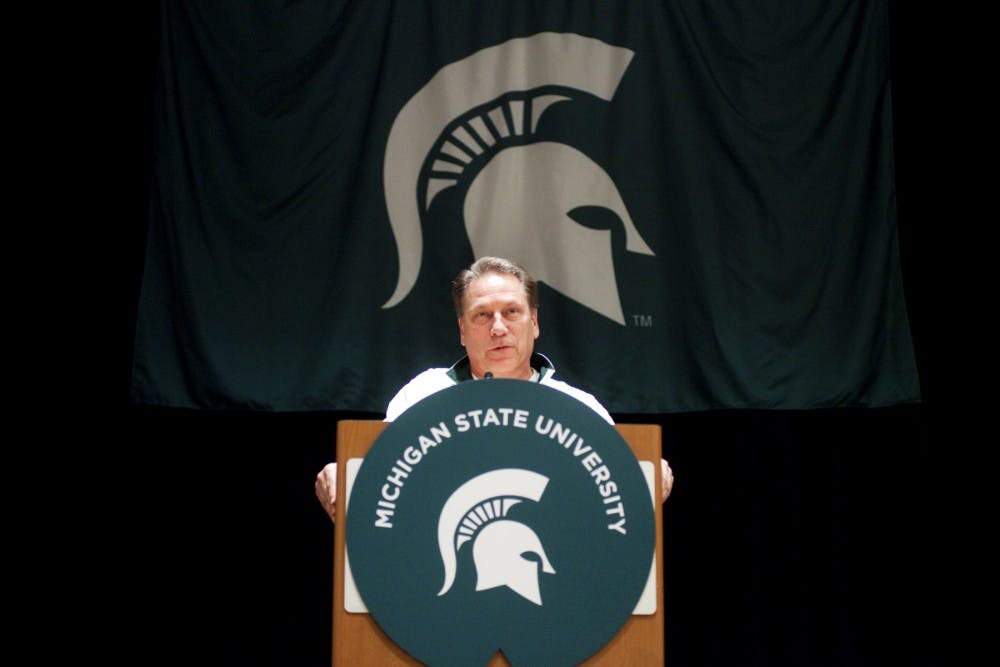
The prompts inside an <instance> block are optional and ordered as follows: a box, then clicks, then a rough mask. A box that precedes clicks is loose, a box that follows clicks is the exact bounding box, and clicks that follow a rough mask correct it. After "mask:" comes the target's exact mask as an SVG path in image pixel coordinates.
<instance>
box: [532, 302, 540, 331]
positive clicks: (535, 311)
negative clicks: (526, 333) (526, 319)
mask: <svg viewBox="0 0 1000 667" xmlns="http://www.w3.org/2000/svg"><path fill="white" fill-rule="evenodd" d="M531 325H532V327H534V329H535V338H538V334H539V333H541V329H539V328H538V309H537V308H532V309H531Z"/></svg>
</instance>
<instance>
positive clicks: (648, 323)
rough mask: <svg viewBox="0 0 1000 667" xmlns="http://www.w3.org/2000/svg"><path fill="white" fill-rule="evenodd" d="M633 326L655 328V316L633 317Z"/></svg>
mask: <svg viewBox="0 0 1000 667" xmlns="http://www.w3.org/2000/svg"><path fill="white" fill-rule="evenodd" d="M632 324H633V325H634V326H637V327H643V328H645V329H648V328H651V327H652V326H653V316H652V315H633V316H632Z"/></svg>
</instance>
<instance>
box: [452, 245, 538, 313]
mask: <svg viewBox="0 0 1000 667" xmlns="http://www.w3.org/2000/svg"><path fill="white" fill-rule="evenodd" d="M487 273H506V274H508V275H511V276H514V277H515V278H517V279H518V281H520V283H521V286H522V287H524V294H525V296H526V297H527V298H528V306H529V307H530V308H532V309H534V310H537V309H538V282H537V281H536V280H535V278H534V276H532V275H531V274H530V273H528V271H527V269H525V268H524V267H523V266H521V265H520V264H518V263H517V262H513V261H511V260H509V259H504V258H503V257H480V258H479V259H477V260H476V261H475V262H473V263H472V265H471V266H470V267H469V268H467V269H463V270H462V271H460V272H459V274H458V275H457V276H455V279H454V280H452V281H451V299H452V301H453V302H454V304H455V314H456V315H458V317H459V318H461V317H462V312H463V309H462V300H463V299H464V298H465V291H466V290H467V289H468V288H469V283H471V282H472V281H473V280H475V279H476V278H479V277H481V276H484V275H486V274H487Z"/></svg>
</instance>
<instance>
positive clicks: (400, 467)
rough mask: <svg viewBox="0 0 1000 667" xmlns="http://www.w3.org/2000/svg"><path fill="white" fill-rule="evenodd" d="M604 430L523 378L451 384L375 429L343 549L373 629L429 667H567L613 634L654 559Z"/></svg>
mask: <svg viewBox="0 0 1000 667" xmlns="http://www.w3.org/2000/svg"><path fill="white" fill-rule="evenodd" d="M653 517H654V513H653V507H652V501H651V497H650V492H649V487H648V486H647V483H646V481H645V478H644V476H643V474H642V470H641V469H640V467H639V464H638V461H636V458H635V456H634V455H633V453H632V451H631V449H630V448H629V446H628V444H627V443H626V442H625V441H624V440H623V439H622V437H621V435H619V433H618V432H617V431H616V430H615V428H614V427H613V426H611V425H610V424H608V423H607V422H605V421H604V420H603V419H602V418H601V417H600V416H599V415H597V414H596V413H595V412H594V411H593V410H591V409H590V408H589V407H587V406H586V405H584V404H583V403H581V402H580V401H578V400H576V399H575V398H572V397H570V396H567V395H566V394H564V393H562V392H560V391H558V390H556V389H552V388H550V387H546V386H544V385H539V384H537V383H532V382H524V381H519V380H501V379H491V380H483V381H478V382H464V383H461V384H458V385H456V386H455V387H452V388H449V389H445V390H443V391H440V392H438V393H436V394H433V395H431V396H429V397H428V398H426V399H424V400H423V401H421V402H419V403H417V404H416V405H414V406H413V407H411V408H410V409H408V410H407V411H406V412H404V413H403V414H402V415H401V416H400V417H399V419H397V420H396V421H395V422H393V423H391V424H389V425H388V426H387V427H386V429H385V431H383V432H382V434H381V435H380V436H379V438H378V439H377V440H376V441H375V443H374V444H373V445H372V447H371V449H370V450H369V452H368V454H367V455H366V456H365V459H364V462H363V463H362V465H361V468H360V469H359V471H358V474H357V477H356V478H355V481H354V485H353V488H352V491H351V496H350V501H349V506H348V513H347V551H348V557H349V559H350V563H351V570H352V572H353V576H354V580H355V583H356V585H357V588H358V591H359V593H360V594H361V597H362V599H363V600H364V602H365V605H366V606H367V607H368V610H369V611H370V612H371V614H372V616H373V617H374V619H375V621H376V622H377V623H378V625H379V626H380V627H381V628H382V629H383V630H384V631H385V633H386V634H387V635H388V636H389V637H390V638H391V639H392V640H393V641H395V642H396V643H397V644H399V646H401V647H402V648H403V649H404V650H406V651H407V652H408V653H410V654H411V655H412V656H414V657H415V658H417V659H418V660H420V661H421V662H424V663H426V664H428V665H432V666H435V667H436V666H439V665H440V666H451V665H454V666H456V667H457V666H461V667H470V666H475V665H486V664H487V663H488V662H489V661H490V659H491V658H492V657H493V655H494V654H495V653H496V652H497V651H498V650H500V651H503V653H504V655H505V656H506V658H507V660H508V661H510V663H511V664H512V665H514V666H515V667H516V666H520V665H546V666H548V667H551V666H556V665H576V664H578V663H580V662H582V661H584V660H586V659H587V658H589V657H590V656H592V655H593V654H594V653H596V652H597V651H599V650H600V649H601V648H602V647H603V646H604V645H605V644H606V643H607V642H608V641H610V640H611V639H612V638H613V637H614V636H615V635H616V634H617V633H618V631H619V630H620V629H621V627H622V626H623V625H624V623H625V621H626V620H627V619H628V617H629V615H630V614H631V612H632V610H633V609H634V608H635V606H636V603H637V601H638V599H639V596H640V595H641V593H642V590H643V588H644V586H645V584H646V580H647V578H648V576H649V571H650V564H651V562H652V560H651V559H652V558H653V553H654V551H653V549H654V535H655V532H654V525H653V520H654V519H653Z"/></svg>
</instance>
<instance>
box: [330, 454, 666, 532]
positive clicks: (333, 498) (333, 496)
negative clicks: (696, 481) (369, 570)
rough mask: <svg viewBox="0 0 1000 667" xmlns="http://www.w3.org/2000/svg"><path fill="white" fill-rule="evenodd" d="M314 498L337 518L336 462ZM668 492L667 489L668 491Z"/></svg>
mask: <svg viewBox="0 0 1000 667" xmlns="http://www.w3.org/2000/svg"><path fill="white" fill-rule="evenodd" d="M314 486H315V489H316V498H318V499H319V504H320V505H322V506H323V509H325V510H326V513H327V514H329V515H330V521H336V520H337V464H336V463H327V464H326V465H325V466H323V469H322V470H320V471H319V474H317V475H316V484H315V485H314ZM668 493H669V491H668Z"/></svg>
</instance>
